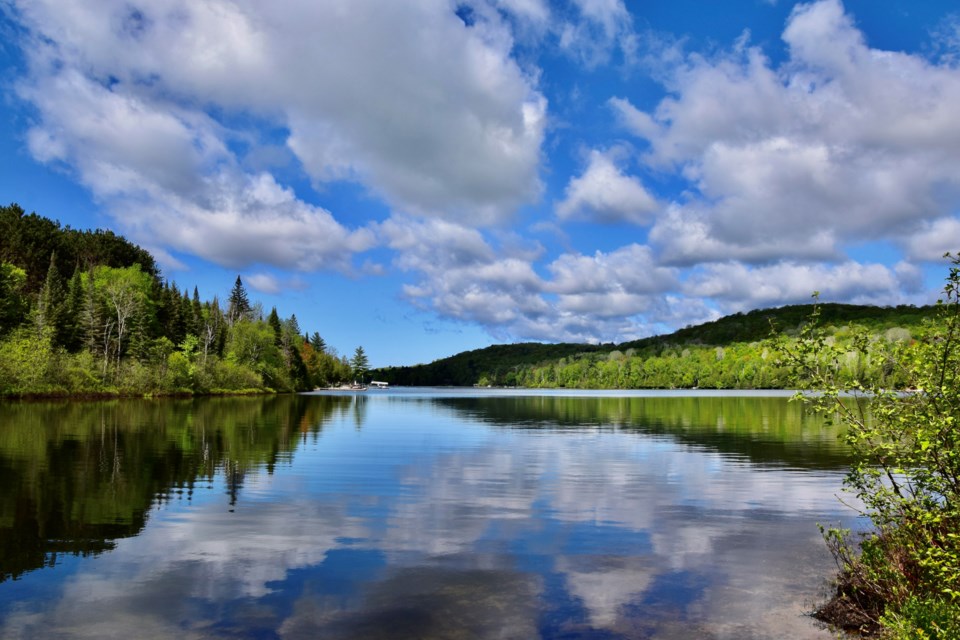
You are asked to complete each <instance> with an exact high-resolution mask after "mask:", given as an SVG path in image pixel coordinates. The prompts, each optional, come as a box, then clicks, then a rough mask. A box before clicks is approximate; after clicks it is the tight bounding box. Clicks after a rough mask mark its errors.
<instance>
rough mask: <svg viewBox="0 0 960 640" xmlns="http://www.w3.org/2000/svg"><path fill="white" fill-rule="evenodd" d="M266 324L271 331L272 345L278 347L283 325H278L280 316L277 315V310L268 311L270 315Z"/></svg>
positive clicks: (274, 308)
mask: <svg viewBox="0 0 960 640" xmlns="http://www.w3.org/2000/svg"><path fill="white" fill-rule="evenodd" d="M267 324H269V325H270V328H272V329H273V335H274V343H275V344H276V345H277V346H278V347H279V346H280V344H281V342H282V336H283V325H282V324H281V323H280V316H279V314H277V308H276V307H273V308H272V309H270V315H269V316H267Z"/></svg>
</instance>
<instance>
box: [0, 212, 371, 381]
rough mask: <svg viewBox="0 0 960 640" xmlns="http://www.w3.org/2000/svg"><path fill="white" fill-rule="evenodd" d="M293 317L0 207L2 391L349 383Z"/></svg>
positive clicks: (116, 240)
mask: <svg viewBox="0 0 960 640" xmlns="http://www.w3.org/2000/svg"><path fill="white" fill-rule="evenodd" d="M352 376H353V372H352V370H351V367H350V363H349V362H348V361H347V359H346V358H345V357H341V356H339V355H338V354H337V352H336V351H335V350H334V349H332V348H330V347H328V346H327V345H326V343H325V342H324V340H323V339H322V338H321V337H320V335H319V333H317V332H314V333H313V334H312V335H311V334H309V333H308V332H305V331H304V330H303V329H302V328H301V327H300V326H299V323H298V322H297V318H296V315H295V314H291V315H290V317H288V318H281V316H280V315H279V314H278V312H277V309H275V308H274V309H271V310H270V312H269V313H265V312H264V310H263V308H262V307H261V306H260V305H259V304H257V303H252V302H251V301H250V299H249V297H248V295H247V292H246V290H245V288H244V286H243V282H242V280H241V279H240V277H239V276H237V280H236V282H235V283H234V286H233V289H232V290H231V292H230V295H229V298H228V299H227V300H225V301H220V300H219V299H218V298H217V297H214V298H213V299H210V300H201V298H200V293H199V291H198V290H197V288H196V287H193V289H192V291H191V290H189V289H188V288H184V289H182V290H181V289H180V288H179V287H178V285H177V284H176V283H175V282H171V281H167V280H164V279H163V278H162V277H161V273H160V270H159V269H158V267H157V265H156V263H155V261H154V259H153V257H152V256H151V255H150V254H149V253H148V252H147V251H145V250H143V249H141V248H140V247H138V246H136V245H134V244H132V243H130V242H129V241H127V240H126V239H124V238H122V237H120V236H117V235H114V234H113V233H111V232H109V231H101V230H96V231H77V230H74V229H71V228H70V227H61V226H60V224H59V223H57V222H54V221H52V220H49V219H47V218H44V217H42V216H39V215H37V214H35V213H31V214H27V213H25V212H24V210H23V209H22V208H20V207H19V206H17V205H15V204H14V205H10V206H7V207H0V395H7V396H11V395H13V396H16V395H103V394H106V395H151V394H171V393H177V394H179V393H204V394H209V393H237V392H261V391H295V390H303V389H311V388H314V387H316V386H323V385H330V384H339V383H341V382H344V381H347V380H350V379H352Z"/></svg>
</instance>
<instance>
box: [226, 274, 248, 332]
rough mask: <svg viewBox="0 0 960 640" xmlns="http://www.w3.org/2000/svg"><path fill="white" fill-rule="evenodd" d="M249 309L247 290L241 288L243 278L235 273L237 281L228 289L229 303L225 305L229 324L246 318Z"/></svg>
mask: <svg viewBox="0 0 960 640" xmlns="http://www.w3.org/2000/svg"><path fill="white" fill-rule="evenodd" d="M250 311H251V307H250V298H248V297H247V290H246V289H244V288H243V280H241V279H240V276H239V275H237V281H236V282H235V283H234V285H233V289H231V290H230V298H229V304H228V306H227V321H228V322H229V323H230V324H233V323H235V322H237V321H238V320H241V319H243V318H246V317H247V316H248V315H249V314H250Z"/></svg>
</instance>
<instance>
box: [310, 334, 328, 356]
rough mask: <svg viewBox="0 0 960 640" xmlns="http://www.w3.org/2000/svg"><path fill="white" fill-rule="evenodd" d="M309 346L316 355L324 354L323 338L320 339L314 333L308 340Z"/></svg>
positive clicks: (325, 349) (325, 347) (325, 348)
mask: <svg viewBox="0 0 960 640" xmlns="http://www.w3.org/2000/svg"><path fill="white" fill-rule="evenodd" d="M310 346H311V347H313V350H314V351H316V352H317V353H325V352H326V351H327V343H326V342H324V341H323V338H321V337H320V334H319V333H317V332H316V331H314V332H313V336H312V337H311V338H310Z"/></svg>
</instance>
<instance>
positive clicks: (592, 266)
mask: <svg viewBox="0 0 960 640" xmlns="http://www.w3.org/2000/svg"><path fill="white" fill-rule="evenodd" d="M377 231H378V234H379V237H380V238H381V241H382V242H383V243H384V244H386V245H387V246H389V247H391V248H392V249H395V250H396V251H397V252H398V253H397V257H396V258H395V261H394V262H395V264H396V266H397V267H399V268H400V269H401V270H403V271H405V272H408V273H411V274H413V275H415V277H417V278H418V280H417V282H416V283H415V284H408V285H407V286H406V287H405V288H404V295H405V296H406V298H407V299H408V300H409V301H411V302H412V303H413V304H416V305H418V306H420V307H422V308H425V309H430V310H432V311H435V312H436V313H439V314H440V315H442V316H444V317H447V318H452V319H455V320H460V321H464V322H475V323H479V324H481V325H482V326H484V327H485V328H486V329H487V330H488V331H490V332H491V333H492V334H493V335H494V336H496V337H497V338H499V339H507V340H518V339H519V340H562V341H571V342H573V341H577V342H600V341H611V340H613V341H625V340H632V339H636V338H639V337H644V336H647V335H650V334H652V333H655V332H657V331H658V330H659V329H661V328H662V323H663V322H665V321H667V320H668V319H669V320H674V319H675V315H676V314H677V311H678V309H680V308H681V307H682V308H684V309H685V310H686V311H688V312H694V310H693V309H691V308H690V307H689V305H687V304H686V301H681V300H680V299H678V298H677V297H676V296H669V295H665V294H667V293H668V292H669V291H671V290H672V289H673V288H675V287H676V286H677V284H678V280H677V273H676V270H674V269H672V268H669V267H661V266H659V265H657V264H656V261H655V260H654V257H653V254H652V252H651V250H650V248H649V247H644V246H641V245H637V244H634V245H628V246H626V247H622V248H620V249H617V250H614V251H611V252H607V253H605V252H600V251H598V252H596V253H595V254H594V255H592V256H584V255H581V254H576V253H568V254H564V255H561V256H559V257H558V258H556V259H554V260H553V261H551V262H549V263H548V264H547V265H545V267H544V271H545V272H546V273H548V274H549V276H548V277H547V276H544V275H541V273H539V272H538V271H537V269H536V268H535V263H532V262H531V258H532V257H533V256H531V254H530V250H529V248H528V247H525V246H516V245H512V244H510V243H501V244H500V245H499V246H495V245H494V244H492V243H491V242H490V241H489V240H488V239H487V238H485V237H484V235H483V234H482V233H481V232H480V231H478V230H476V229H472V228H469V227H464V226H462V225H456V224H454V223H451V222H448V221H444V220H417V219H411V218H392V219H390V220H388V221H386V222H384V223H383V224H381V225H379V227H378V230H377ZM699 311H703V310H702V309H699V308H698V310H697V317H703V313H698V312H699Z"/></svg>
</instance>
